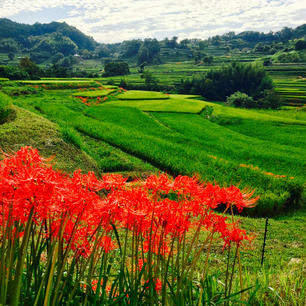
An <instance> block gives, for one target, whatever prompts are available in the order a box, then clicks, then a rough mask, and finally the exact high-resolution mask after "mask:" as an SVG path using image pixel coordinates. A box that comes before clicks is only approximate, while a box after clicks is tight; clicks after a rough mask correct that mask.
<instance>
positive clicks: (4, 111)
mask: <svg viewBox="0 0 306 306" xmlns="http://www.w3.org/2000/svg"><path fill="white" fill-rule="evenodd" d="M11 111H12V110H11V101H10V98H9V97H8V96H7V95H6V94H4V93H2V92H0V124H2V123H4V122H6V120H7V118H8V116H9V114H10V113H11Z"/></svg>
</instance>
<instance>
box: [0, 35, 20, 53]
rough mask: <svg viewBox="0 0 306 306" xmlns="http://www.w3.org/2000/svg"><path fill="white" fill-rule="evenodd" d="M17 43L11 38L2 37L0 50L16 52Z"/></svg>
mask: <svg viewBox="0 0 306 306" xmlns="http://www.w3.org/2000/svg"><path fill="white" fill-rule="evenodd" d="M17 50H18V43H17V42H16V40H15V39H13V38H4V39H1V40H0V52H16V51H17Z"/></svg>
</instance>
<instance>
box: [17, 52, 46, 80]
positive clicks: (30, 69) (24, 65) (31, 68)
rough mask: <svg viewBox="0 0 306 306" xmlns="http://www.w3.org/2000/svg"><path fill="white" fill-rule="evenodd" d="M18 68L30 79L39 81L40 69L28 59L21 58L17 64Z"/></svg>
mask: <svg viewBox="0 0 306 306" xmlns="http://www.w3.org/2000/svg"><path fill="white" fill-rule="evenodd" d="M19 68H20V69H21V70H23V71H25V72H26V73H27V74H28V75H29V77H30V78H31V79H39V76H40V75H41V70H40V68H39V67H38V66H37V65H36V64H35V63H34V62H33V61H31V60H30V59H29V58H28V57H23V58H22V59H21V60H20V62H19Z"/></svg>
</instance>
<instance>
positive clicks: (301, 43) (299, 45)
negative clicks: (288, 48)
mask: <svg viewBox="0 0 306 306" xmlns="http://www.w3.org/2000/svg"><path fill="white" fill-rule="evenodd" d="M294 48H295V50H296V51H300V50H305V49H306V40H305V39H299V40H298V41H296V43H295V44H294Z"/></svg>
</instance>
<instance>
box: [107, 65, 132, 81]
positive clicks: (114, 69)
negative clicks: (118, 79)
mask: <svg viewBox="0 0 306 306" xmlns="http://www.w3.org/2000/svg"><path fill="white" fill-rule="evenodd" d="M129 73H130V69H129V65H128V63H126V62H109V63H106V64H105V66H104V74H103V76H105V77H107V76H115V75H126V74H129Z"/></svg>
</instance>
